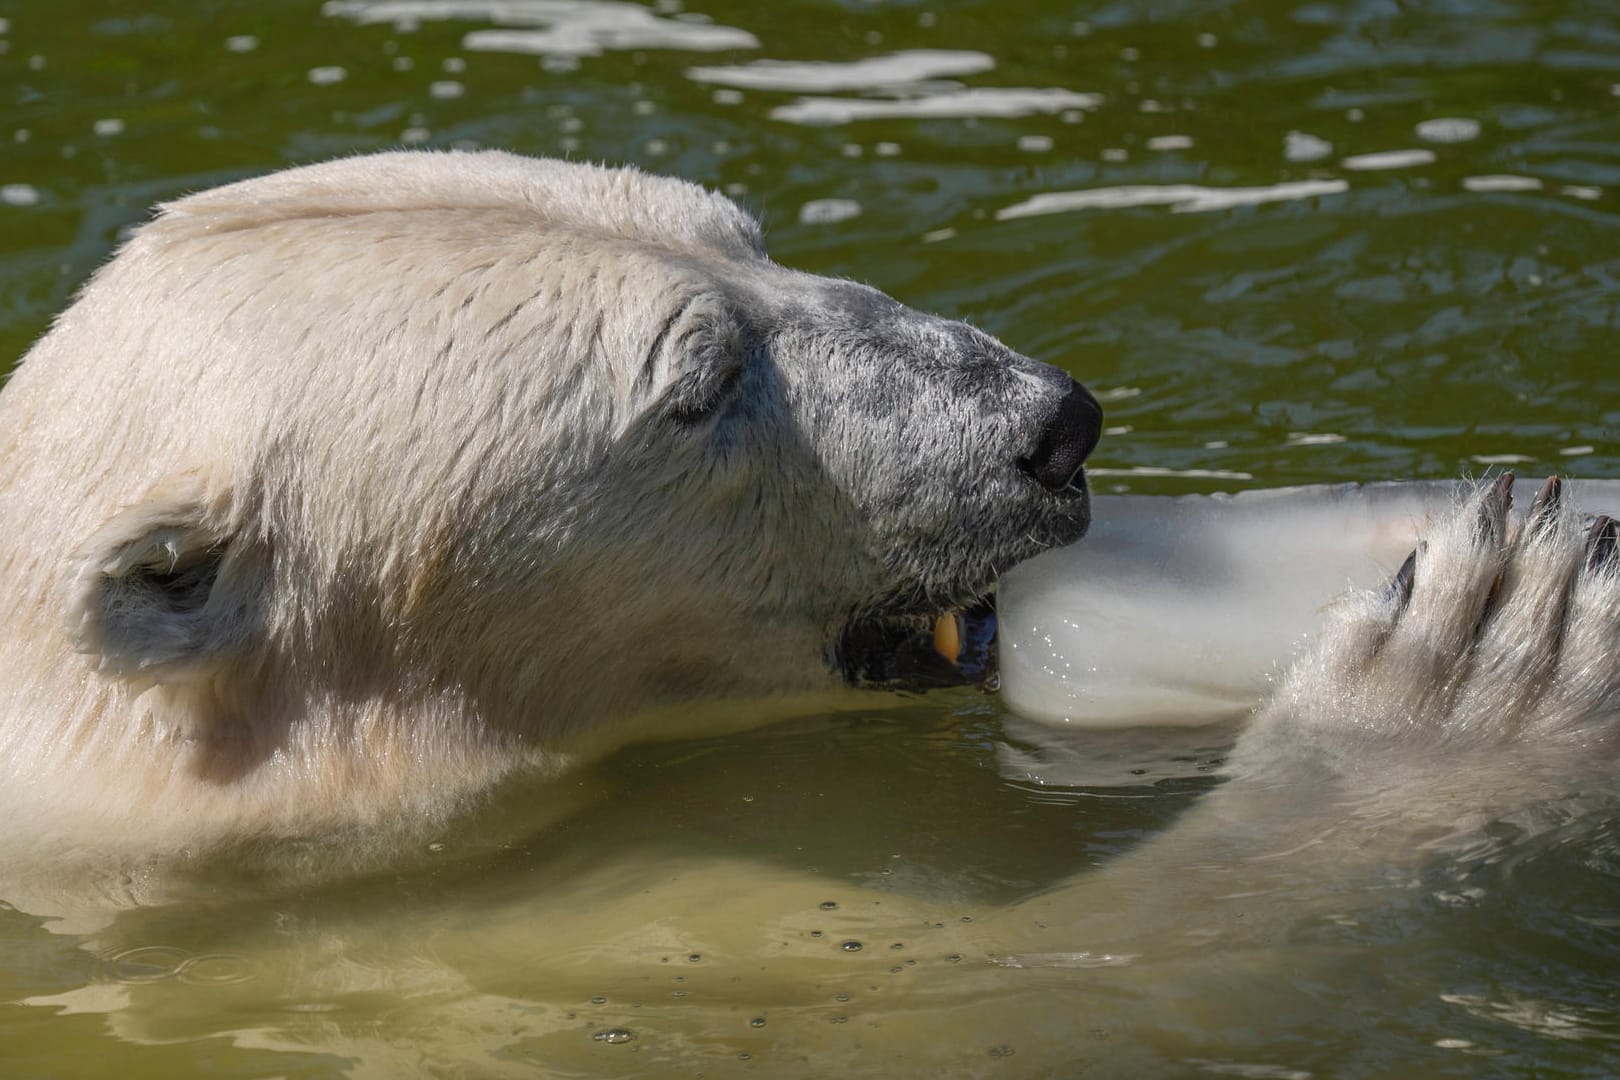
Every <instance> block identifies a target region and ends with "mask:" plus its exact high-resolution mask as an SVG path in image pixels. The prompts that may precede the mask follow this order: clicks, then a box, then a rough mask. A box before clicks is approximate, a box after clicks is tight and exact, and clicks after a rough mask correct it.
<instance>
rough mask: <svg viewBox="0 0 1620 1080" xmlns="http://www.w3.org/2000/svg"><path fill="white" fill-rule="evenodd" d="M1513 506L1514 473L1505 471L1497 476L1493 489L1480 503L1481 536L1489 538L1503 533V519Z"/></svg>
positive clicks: (1482, 538)
mask: <svg viewBox="0 0 1620 1080" xmlns="http://www.w3.org/2000/svg"><path fill="white" fill-rule="evenodd" d="M1512 508H1513V474H1512V473H1511V472H1504V473H1503V474H1502V475H1501V476H1498V477H1497V478H1496V482H1495V483H1494V484H1492V485H1491V490H1490V491H1488V492H1486V493H1485V498H1484V500H1482V501H1481V502H1480V504H1479V538H1480V539H1481V540H1489V539H1492V538H1494V537H1497V536H1500V535H1501V532H1500V530H1501V528H1502V525H1501V523H1502V521H1503V520H1504V519H1506V517H1507V512H1508V511H1509V510H1511V509H1512Z"/></svg>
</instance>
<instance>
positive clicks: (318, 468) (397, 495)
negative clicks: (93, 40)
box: [0, 153, 1101, 765]
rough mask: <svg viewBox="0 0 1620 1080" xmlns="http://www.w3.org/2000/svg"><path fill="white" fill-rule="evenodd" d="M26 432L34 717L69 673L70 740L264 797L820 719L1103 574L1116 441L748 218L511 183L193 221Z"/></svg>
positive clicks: (977, 349)
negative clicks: (179, 744) (624, 720)
mask: <svg viewBox="0 0 1620 1080" xmlns="http://www.w3.org/2000/svg"><path fill="white" fill-rule="evenodd" d="M0 401H3V405H0V410H3V411H0V430H3V431H4V436H3V438H4V440H5V441H4V444H3V448H4V453H5V454H6V455H7V456H8V457H9V459H10V461H11V464H10V465H9V466H8V470H7V476H6V478H5V479H4V480H3V481H0V483H3V485H4V488H3V490H0V514H3V515H4V520H5V521H6V524H7V527H8V529H13V530H15V531H16V533H17V534H18V535H19V538H20V539H21V541H22V542H21V543H19V544H16V545H14V547H13V550H12V552H11V554H10V555H9V556H8V557H7V560H6V562H5V563H4V565H3V567H0V572H3V574H4V575H5V580H4V581H0V586H3V588H4V589H5V590H7V591H8V592H11V593H13V594H14V599H15V600H17V604H18V612H17V614H18V615H19V617H20V618H22V624H23V625H30V626H32V627H33V630H31V631H30V632H29V634H28V635H27V636H29V637H30V640H29V641H28V642H25V643H16V651H20V652H27V653H30V654H31V655H33V656H34V662H35V667H36V669H37V670H36V671H35V685H36V686H37V685H39V684H41V683H49V682H50V680H51V679H52V678H53V677H54V678H56V679H59V680H62V681H64V682H68V681H71V682H77V681H78V680H80V679H81V675H80V674H78V673H79V672H82V667H83V665H82V663H77V664H76V666H75V667H74V674H72V675H68V674H61V673H59V674H57V675H55V676H52V675H51V673H50V671H49V670H48V669H50V668H51V667H53V666H59V664H60V660H59V658H56V657H54V655H53V654H52V652H51V649H50V648H49V647H47V646H45V645H42V644H40V642H41V641H44V640H46V639H48V638H53V637H54V638H60V639H62V641H63V642H64V643H65V645H66V646H67V647H71V648H72V649H76V650H78V651H80V652H82V653H84V654H86V655H87V656H88V658H89V660H90V661H91V666H92V667H93V668H95V669H96V672H97V674H96V675H95V676H94V677H93V690H92V691H91V692H90V693H89V694H88V696H87V697H82V698H80V699H78V704H75V705H73V706H72V707H73V708H75V709H77V710H80V711H85V710H88V709H91V706H90V705H89V704H87V702H89V701H90V700H92V699H93V700H94V701H95V702H96V704H95V706H94V709H95V710H99V712H100V713H101V714H103V715H100V716H98V718H97V720H96V723H98V724H106V723H109V722H111V723H127V724H130V725H132V726H133V727H135V728H140V727H141V726H142V724H143V723H144V724H145V725H146V726H147V727H148V728H151V729H153V730H159V731H170V732H178V733H179V734H178V735H177V736H176V737H177V738H181V739H183V740H186V741H190V742H192V743H195V744H197V745H202V746H207V745H212V744H216V743H217V744H219V745H229V746H232V747H236V748H238V749H237V750H235V751H233V753H234V754H235V755H236V756H238V757H244V756H245V759H246V760H247V761H248V762H249V764H250V765H251V764H252V763H256V762H260V761H263V760H267V759H269V758H273V757H274V756H275V755H277V754H279V753H282V752H283V751H284V750H285V749H286V747H287V745H289V744H290V743H295V742H296V743H299V744H300V745H304V746H305V747H306V752H307V753H324V752H325V751H310V750H308V749H307V747H308V746H313V745H316V744H319V743H321V742H322V740H325V741H326V742H327V743H331V742H333V741H336V742H338V743H342V742H343V741H344V740H350V739H355V738H360V737H361V734H358V733H364V732H366V731H370V730H373V729H378V728H387V729H389V730H396V729H401V728H403V729H407V730H408V729H409V728H410V727H411V725H413V724H415V725H418V726H420V725H421V723H422V721H421V719H420V718H421V717H423V716H426V715H431V716H432V717H433V718H434V719H433V720H432V721H431V724H432V726H434V727H435V730H441V729H454V730H456V731H459V732H462V733H463V735H464V737H466V738H469V739H474V740H482V741H489V740H496V741H501V740H508V741H511V742H514V743H517V744H525V745H528V744H536V743H538V744H549V743H551V742H553V741H556V740H559V739H563V738H564V737H566V736H568V735H571V734H579V733H581V732H584V731H595V730H598V729H601V728H602V727H603V726H604V725H609V724H610V723H611V722H612V721H613V720H614V718H615V717H618V716H623V715H626V714H629V713H633V712H635V711H637V710H639V709H643V708H645V707H647V706H649V705H658V704H661V703H667V702H671V701H679V700H701V699H712V698H714V697H717V696H721V695H731V694H738V693H753V692H758V691H763V690H788V691H794V690H809V689H815V688H817V687H821V686H824V685H829V684H830V683H832V682H833V681H835V680H836V679H837V678H838V677H839V675H840V674H841V673H847V672H849V671H851V670H855V669H856V668H858V667H859V666H860V665H859V664H857V663H855V662H854V661H853V660H852V658H851V657H850V656H849V655H847V654H848V653H849V652H850V651H851V650H852V649H854V648H855V647H856V646H855V645H852V644H851V643H852V642H859V641H867V640H871V635H865V636H863V635H861V634H859V633H856V632H855V631H856V630H857V629H858V628H860V627H863V626H868V625H871V624H873V623H874V622H875V621H885V620H888V621H895V620H898V621H900V622H902V623H903V622H905V621H906V620H912V619H917V618H919V617H922V616H925V615H927V614H929V613H933V612H937V611H940V610H942V609H946V608H949V607H951V606H954V605H959V604H962V603H964V602H966V601H969V600H971V599H972V598H974V597H976V596H979V595H981V594H982V593H983V592H984V591H985V590H986V589H987V588H988V587H989V586H990V585H991V583H992V581H993V580H994V577H995V575H996V573H997V572H998V571H999V570H1001V569H1004V568H1006V567H1008V566H1010V565H1012V564H1013V563H1015V562H1017V561H1019V560H1020V559H1023V558H1025V557H1027V556H1029V555H1031V554H1034V553H1035V552H1037V551H1039V550H1041V549H1043V548H1046V547H1049V546H1052V545H1056V544H1062V543H1066V542H1068V541H1072V540H1074V539H1077V538H1078V537H1079V536H1080V535H1081V534H1082V533H1083V532H1084V531H1085V529H1086V526H1087V523H1088V520H1089V500H1088V495H1087V490H1086V484H1085V478H1084V474H1083V472H1082V471H1081V462H1082V461H1083V459H1084V458H1085V456H1086V454H1087V453H1089V451H1090V450H1091V448H1092V447H1093V445H1094V444H1095V441H1096V439H1097V436H1098V432H1099V429H1100V420H1101V414H1100V410H1099V409H1098V407H1097V404H1096V402H1095V400H1094V399H1093V398H1092V397H1091V396H1090V395H1089V394H1088V393H1086V391H1085V390H1084V389H1083V388H1082V387H1080V386H1079V384H1077V383H1075V382H1074V381H1073V380H1072V379H1070V378H1069V377H1068V376H1067V375H1064V374H1062V373H1060V372H1059V371H1057V370H1055V369H1053V368H1050V367H1047V366H1045V365H1042V364H1038V363H1036V362H1034V361H1031V360H1029V359H1026V358H1024V357H1022V356H1019V355H1017V354H1016V353H1014V352H1012V351H1011V350H1009V349H1007V348H1006V347H1005V346H1003V345H1001V344H1000V343H999V342H997V341H996V340H994V339H993V338H991V337H989V336H987V335H985V334H983V333H980V332H979V331H977V330H974V329H973V328H971V327H969V326H967V325H964V324H962V323H959V322H953V321H950V320H946V319H941V318H936V317H933V316H929V315H924V314H921V313H919V312H916V311H913V310H911V309H908V308H906V307H904V306H902V305H900V304H898V303H896V302H895V301H893V300H891V299H889V298H888V297H887V296H885V295H883V294H882V293H880V292H877V291H875V290H873V289H870V288H867V287H865V286H862V285H858V284H855V283H852V282H849V281H840V280H831V279H827V278H822V277H817V276H814V275H810V274H805V273H799V272H795V271H792V270H789V269H786V268H784V267H782V266H779V265H777V264H776V263H774V262H772V261H771V260H770V259H769V258H768V257H767V256H766V254H765V251H764V248H763V244H762V241H761V238H760V233H759V229H758V227H757V225H756V224H755V222H754V221H753V220H752V219H751V218H749V217H748V216H747V215H746V214H744V213H743V212H742V211H741V210H739V209H738V208H737V207H736V206H735V205H734V204H732V203H731V202H729V201H728V200H726V199H724V198H721V197H719V196H717V195H713V194H710V193H707V192H704V191H703V190H701V189H700V188H697V187H695V186H693V185H690V184H687V183H684V182H681V181H676V180H670V179H664V178H658V177H652V176H648V175H645V174H642V173H639V172H636V171H634V170H628V169H605V168H597V167H592V166H587V165H577V164H566V163H560V162H554V161H537V160H529V159H523V158H519V157H515V156H511V155H507V154H502V153H394V154H383V155H378V156H372V157H361V158H354V159H350V160H345V161H339V162H333V163H329V164H325V165H319V166H313V167H308V168H302V169H294V170H291V171H287V172H283V173H279V174H276V175H272V176H268V177H264V178H260V179H255V180H249V181H245V182H242V183H238V184H233V185H230V186H227V187H223V188H219V189H215V190H212V191H208V192H204V193H201V194H198V195H192V196H190V197H187V198H184V199H181V200H179V201H176V202H173V203H170V204H168V205H167V206H165V207H164V208H163V209H162V212H161V214H160V215H159V216H158V217H157V219H156V220H155V221H153V222H152V223H150V224H149V225H147V226H146V227H144V228H143V229H141V230H140V231H139V232H138V233H137V234H136V236H135V237H134V238H133V239H132V240H131V241H130V242H129V243H128V244H127V245H126V246H125V247H124V248H123V249H122V251H121V252H120V253H119V254H118V255H117V257H116V258H114V259H113V260H112V261H111V262H110V263H109V264H108V265H107V266H106V267H104V268H103V269H102V270H101V271H100V272H99V273H98V274H97V275H96V276H95V278H94V279H92V281H91V283H90V284H89V285H88V286H87V288H86V289H85V291H84V293H83V294H82V295H81V297H80V298H79V299H78V301H77V302H76V303H75V304H74V306H73V307H72V308H70V309H69V310H68V311H67V312H66V313H64V315H63V316H62V318H61V319H60V320H59V322H58V323H57V324H56V326H55V327H54V328H53V329H52V330H51V332H50V333H49V334H47V335H46V337H45V338H44V339H43V340H42V341H41V342H40V343H39V345H38V346H37V347H36V348H35V350H34V351H33V352H32V353H31V354H30V355H29V356H28V357H27V358H26V359H25V361H24V362H23V363H22V365H21V367H20V368H19V371H18V374H17V375H16V377H15V379H14V380H13V383H12V385H11V386H9V387H8V389H7V390H6V392H5V394H4V397H3V399H0ZM64 618H65V619H66V621H67V625H68V633H67V635H65V636H64V635H62V633H61V630H60V629H59V628H60V626H61V623H62V620H63V619H64ZM13 625H18V624H17V623H14V624H13ZM14 633H17V632H16V631H14ZM35 634H37V635H38V640H33V635H35ZM878 636H879V637H880V638H881V636H882V635H878ZM152 690H156V691H158V692H157V693H155V694H154V693H149V692H148V691H152ZM45 696H47V697H48V696H49V695H45ZM155 702H156V703H160V704H154V703H155ZM165 703H166V704H165ZM143 709H144V710H146V711H145V712H142V710H143ZM109 712H111V713H122V714H124V715H122V717H121V718H118V717H115V718H109V717H108V716H107V715H105V714H106V713H109ZM131 713H134V714H139V715H138V717H136V718H133V719H132V717H131V715H130V714H131ZM143 718H144V719H143ZM311 732H314V733H317V734H310V733H311ZM414 737H415V736H410V735H407V736H398V738H402V739H404V741H405V742H406V743H409V741H410V739H411V738H414ZM243 746H252V747H255V748H256V749H254V750H252V751H247V752H243V751H241V750H240V748H241V747H243Z"/></svg>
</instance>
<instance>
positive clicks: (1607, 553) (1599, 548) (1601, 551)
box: [1586, 514, 1620, 570]
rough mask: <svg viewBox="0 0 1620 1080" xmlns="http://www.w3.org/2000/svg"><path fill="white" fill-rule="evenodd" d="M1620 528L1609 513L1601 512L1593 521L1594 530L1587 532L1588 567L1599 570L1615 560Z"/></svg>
mask: <svg viewBox="0 0 1620 1080" xmlns="http://www.w3.org/2000/svg"><path fill="white" fill-rule="evenodd" d="M1617 536H1620V528H1617V527H1616V525H1615V520H1614V518H1612V517H1610V516H1609V515H1608V514H1599V515H1598V516H1597V520H1595V521H1593V522H1592V531H1591V532H1589V533H1587V534H1586V568H1587V569H1588V570H1599V569H1601V568H1603V567H1605V566H1611V565H1613V564H1614V561H1615V541H1616V539H1617Z"/></svg>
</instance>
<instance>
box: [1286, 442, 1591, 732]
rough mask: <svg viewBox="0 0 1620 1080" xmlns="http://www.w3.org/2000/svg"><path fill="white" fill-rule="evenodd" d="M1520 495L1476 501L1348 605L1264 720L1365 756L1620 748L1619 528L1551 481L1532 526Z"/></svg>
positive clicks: (1505, 481) (1494, 486)
mask: <svg viewBox="0 0 1620 1080" xmlns="http://www.w3.org/2000/svg"><path fill="white" fill-rule="evenodd" d="M1512 492H1513V477H1512V475H1511V474H1508V475H1504V476H1502V477H1501V478H1499V479H1498V480H1496V481H1495V482H1494V483H1491V484H1488V485H1485V486H1483V487H1481V488H1480V489H1479V490H1478V491H1476V492H1474V493H1473V494H1472V495H1471V496H1470V497H1468V498H1467V499H1466V500H1465V501H1464V502H1463V503H1462V504H1461V505H1460V506H1459V507H1458V508H1457V509H1456V510H1455V511H1453V512H1452V513H1451V514H1450V515H1449V516H1448V517H1446V518H1444V519H1442V520H1440V521H1439V522H1437V523H1436V525H1435V527H1434V528H1433V529H1432V531H1431V532H1430V533H1429V535H1428V536H1427V537H1426V539H1425V540H1424V541H1423V542H1422V543H1420V545H1419V546H1418V548H1417V550H1416V551H1414V552H1413V553H1412V555H1411V557H1410V558H1408V559H1407V560H1406V563H1405V564H1404V565H1403V566H1402V567H1401V568H1400V570H1399V572H1397V573H1396V575H1395V577H1394V580H1393V581H1392V582H1391V583H1390V584H1389V586H1388V587H1387V588H1385V589H1384V590H1382V591H1378V592H1370V593H1360V594H1356V595H1353V596H1351V597H1349V598H1348V599H1347V600H1346V601H1345V602H1344V603H1343V604H1341V605H1339V607H1338V609H1337V610H1336V611H1335V613H1334V617H1333V620H1332V622H1331V624H1330V625H1329V626H1328V628H1327V629H1326V630H1325V631H1324V633H1323V636H1322V638H1321V640H1320V641H1319V642H1318V643H1317V645H1316V647H1315V649H1314V650H1313V651H1312V652H1311V653H1310V654H1309V655H1308V656H1306V657H1305V658H1304V659H1303V660H1302V661H1301V662H1300V663H1299V664H1298V665H1297V666H1296V667H1295V668H1294V669H1293V670H1292V671H1291V672H1290V673H1289V675H1288V677H1287V679H1286V680H1285V682H1284V685H1283V687H1282V690H1281V692H1280V694H1279V695H1278V698H1277V701H1276V703H1275V706H1274V707H1273V708H1272V709H1270V710H1268V718H1270V719H1272V720H1273V722H1280V721H1277V720H1276V719H1275V717H1276V716H1277V715H1286V716H1287V717H1288V718H1289V719H1288V721H1286V722H1287V723H1288V724H1289V726H1291V727H1293V728H1295V729H1296V730H1302V731H1306V732H1308V733H1310V735H1311V736H1312V737H1313V740H1314V741H1317V742H1320V741H1321V740H1323V739H1326V738H1328V737H1329V733H1330V732H1331V733H1332V734H1333V736H1334V737H1339V738H1343V737H1344V735H1346V734H1348V733H1357V734H1360V735H1362V736H1364V737H1365V738H1363V739H1350V740H1349V742H1351V743H1354V744H1357V745H1359V746H1362V747H1365V746H1366V745H1367V739H1372V740H1377V741H1382V742H1394V743H1398V744H1401V745H1408V744H1413V743H1415V744H1417V745H1418V746H1423V745H1429V746H1445V747H1455V748H1459V749H1460V748H1466V747H1493V746H1502V745H1511V744H1514V743H1516V742H1520V741H1523V742H1526V743H1534V744H1537V745H1546V744H1564V745H1578V746H1581V747H1584V748H1586V749H1589V750H1593V751H1609V752H1612V751H1613V750H1614V749H1616V748H1617V747H1620V544H1617V534H1620V528H1617V526H1616V523H1615V521H1614V519H1612V518H1610V517H1608V516H1597V517H1595V518H1594V517H1590V516H1587V515H1583V514H1581V513H1580V512H1579V511H1578V510H1576V509H1575V508H1574V507H1573V506H1572V505H1571V504H1570V501H1569V499H1568V498H1567V494H1568V493H1567V491H1566V488H1565V485H1564V484H1563V483H1562V482H1561V481H1560V480H1559V479H1558V478H1557V477H1553V478H1551V479H1549V480H1548V481H1547V482H1546V483H1545V484H1543V485H1542V487H1541V489H1540V491H1539V492H1538V493H1537V495H1536V496H1535V498H1534V500H1533V501H1532V502H1531V505H1530V506H1529V508H1528V510H1527V512H1526V513H1524V514H1523V515H1522V516H1521V515H1515V514H1514V513H1513V507H1512V501H1513V498H1512ZM1278 707H1280V708H1278Z"/></svg>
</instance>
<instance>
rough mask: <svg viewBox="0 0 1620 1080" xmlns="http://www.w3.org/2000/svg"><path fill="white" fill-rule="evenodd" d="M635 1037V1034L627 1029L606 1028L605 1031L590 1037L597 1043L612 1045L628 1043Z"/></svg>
mask: <svg viewBox="0 0 1620 1080" xmlns="http://www.w3.org/2000/svg"><path fill="white" fill-rule="evenodd" d="M635 1037H636V1033H635V1032H633V1031H631V1030H630V1029H629V1028H608V1029H607V1030H606V1031H598V1032H596V1033H595V1034H594V1035H592V1036H591V1038H593V1039H595V1040H596V1041H597V1042H604V1043H612V1044H614V1045H618V1044H619V1043H627V1042H630V1041H632V1040H633V1039H635Z"/></svg>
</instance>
